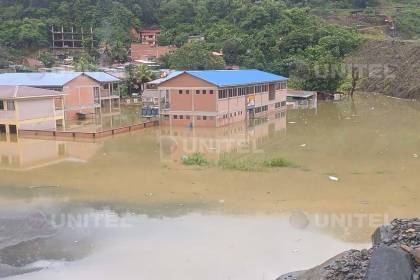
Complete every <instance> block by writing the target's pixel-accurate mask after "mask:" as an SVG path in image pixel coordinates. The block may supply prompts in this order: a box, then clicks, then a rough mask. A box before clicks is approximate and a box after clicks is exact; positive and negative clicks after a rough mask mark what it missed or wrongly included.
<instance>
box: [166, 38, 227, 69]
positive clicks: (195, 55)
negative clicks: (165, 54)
mask: <svg viewBox="0 0 420 280" xmlns="http://www.w3.org/2000/svg"><path fill="white" fill-rule="evenodd" d="M169 66H170V67H171V68H173V69H177V70H206V69H223V68H224V67H225V62H224V61H223V58H221V57H219V56H214V55H212V54H211V52H210V51H209V50H208V49H207V48H206V45H205V44H204V43H188V44H185V45H183V46H182V47H181V48H179V49H177V50H176V51H175V52H174V53H173V54H171V55H169Z"/></svg>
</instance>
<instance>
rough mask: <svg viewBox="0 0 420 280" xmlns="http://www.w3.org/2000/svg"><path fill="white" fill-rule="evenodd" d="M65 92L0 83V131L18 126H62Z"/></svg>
mask: <svg viewBox="0 0 420 280" xmlns="http://www.w3.org/2000/svg"><path fill="white" fill-rule="evenodd" d="M64 96H65V93H63V92H59V91H54V90H46V89H40V88H33V87H25V86H0V134H2V135H1V137H2V139H3V140H4V138H5V137H6V134H17V132H18V130H19V129H29V130H54V131H55V130H58V129H60V128H63V127H64Z"/></svg>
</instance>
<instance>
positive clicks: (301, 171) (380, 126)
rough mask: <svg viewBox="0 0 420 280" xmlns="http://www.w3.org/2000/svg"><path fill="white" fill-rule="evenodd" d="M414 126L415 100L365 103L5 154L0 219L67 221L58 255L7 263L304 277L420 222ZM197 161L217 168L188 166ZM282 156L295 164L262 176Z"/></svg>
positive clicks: (0, 152)
mask: <svg viewBox="0 0 420 280" xmlns="http://www.w3.org/2000/svg"><path fill="white" fill-rule="evenodd" d="M419 120H420V104H419V103H417V102H412V101H406V100H398V99H393V98H388V97H383V96H364V95H360V96H357V97H356V98H355V100H354V102H352V101H350V100H344V101H340V102H320V103H319V104H318V109H317V110H300V111H288V112H287V114H277V115H272V116H269V117H268V118H265V119H259V120H255V121H253V122H252V123H249V124H242V123H240V124H235V125H232V126H229V127H224V128H217V129H198V128H196V129H189V128H179V127H155V128H150V129H146V130H143V131H139V132H135V133H130V134H125V135H120V136H117V137H114V138H110V139H106V140H103V141H98V142H95V143H88V142H76V141H53V140H38V139H18V141H17V142H0V156H1V163H0V178H1V181H0V206H1V209H7V210H8V211H12V210H13V209H15V208H16V209H25V211H27V213H33V211H38V212H41V213H42V214H43V215H44V216H47V217H48V218H49V221H51V215H52V213H53V214H54V217H55V218H56V219H55V221H56V220H57V217H59V218H58V220H59V222H61V226H60V232H61V233H60V235H59V236H60V238H58V237H56V238H55V240H54V243H53V244H54V246H53V248H49V249H48V250H47V249H45V250H44V251H42V250H43V247H42V246H37V247H36V248H38V249H37V250H41V251H42V253H39V254H35V255H34V256H33V257H32V258H26V259H25V261H22V260H21V259H19V256H18V254H25V252H27V251H25V250H26V249H25V247H23V248H22V247H20V248H19V250H10V249H9V250H6V251H4V250H0V256H1V254H2V252H3V254H6V253H7V258H5V259H6V260H8V264H11V265H16V266H22V267H23V266H24V267H46V268H45V269H43V270H41V271H38V272H33V273H29V274H23V275H21V276H15V278H16V279H93V278H98V279H116V278H117V277H118V278H121V279H151V280H155V279H197V278H199V277H200V278H201V279H202V278H204V279H275V277H277V276H279V275H281V274H282V273H285V272H288V271H293V270H300V269H305V268H309V267H311V266H314V265H317V264H319V263H321V262H322V261H324V260H326V259H328V258H330V257H332V256H334V255H335V254H337V253H339V252H341V251H343V250H347V249H350V248H363V247H367V246H369V242H370V235H371V233H372V231H373V230H374V229H375V227H377V226H378V225H380V224H383V223H386V222H389V221H390V220H391V219H393V218H395V217H418V216H419V214H420V203H419V198H420V185H419V184H420V173H419V170H420V158H419V155H420V122H419ZM195 152H199V153H200V154H201V155H202V156H203V157H204V158H205V159H206V160H207V161H208V162H209V164H208V165H206V166H187V165H184V164H182V158H183V157H185V156H188V155H191V154H193V153H195ZM279 158H282V159H285V160H287V162H289V163H290V164H289V166H287V167H261V166H262V165H261V164H260V165H259V168H253V166H254V165H255V162H260V163H261V162H264V161H267V160H272V159H279ZM226 161H229V162H230V163H232V162H233V163H234V162H241V164H236V165H235V164H230V165H229V164H223V162H226ZM239 169H240V170H239ZM11 209H12V210H11ZM5 211H6V210H5ZM12 212H13V211H12ZM38 212H37V213H38ZM76 213H77V215H80V216H77V215H76ZM60 215H61V216H60ZM70 216H71V217H75V216H77V217H82V218H83V217H86V218H87V220H88V221H87V222H86V223H81V224H78V223H77V222H78V221H77V219H75V220H76V221H75V220H74V219H73V220H72V221H70V222H69V217H70ZM96 216H99V217H102V220H101V219H99V220H101V222H97V223H95V222H92V221H96V220H97V219H96V218H95V217H96ZM104 217H105V218H104ZM0 218H1V217H0ZM111 220H112V221H111ZM63 221H64V222H63ZM108 222H109V223H108ZM111 222H112V223H111ZM69 236H70V237H69ZM72 239H75V240H72ZM46 243H47V242H46ZM75 244H83V246H81V245H80V246H76V245H75ZM0 245H1V243H0ZM44 246H45V247H46V248H48V244H44ZM51 246H52V245H51ZM51 246H50V247H51ZM60 246H62V247H63V248H65V249H60ZM75 246H76V247H77V248H76V249H75V248H74V247H75ZM79 247H80V248H79ZM39 248H41V249H39ZM68 248H72V249H71V250H70V249H68ZM0 249H1V246H0ZM27 250H33V248H32V249H27ZM54 250H57V251H60V253H61V255H60V254H57V253H55V254H54V253H51V251H54ZM69 252H70V253H69ZM2 259H4V258H2ZM16 262H18V264H19V265H17V263H16ZM15 278H14V279H15Z"/></svg>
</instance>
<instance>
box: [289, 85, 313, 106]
mask: <svg viewBox="0 0 420 280" xmlns="http://www.w3.org/2000/svg"><path fill="white" fill-rule="evenodd" d="M317 103H318V98H317V92H316V91H305V90H293V89H289V90H288V91H287V108H288V109H315V108H316V107H317Z"/></svg>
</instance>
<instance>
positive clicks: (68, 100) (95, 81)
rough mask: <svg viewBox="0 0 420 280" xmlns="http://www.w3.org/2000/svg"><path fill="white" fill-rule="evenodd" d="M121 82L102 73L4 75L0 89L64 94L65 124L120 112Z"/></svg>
mask: <svg viewBox="0 0 420 280" xmlns="http://www.w3.org/2000/svg"><path fill="white" fill-rule="evenodd" d="M120 81H121V80H120V79H118V78H116V77H114V76H112V75H109V74H107V73H103V72H57V73H52V72H48V73H5V74H0V85H12V86H30V87H36V88H43V89H51V90H55V91H58V92H63V93H64V94H65V96H64V110H65V118H66V121H70V120H76V119H78V118H80V117H81V116H86V115H87V116H89V115H90V116H95V115H102V114H105V115H106V114H113V113H115V112H119V110H120V92H119V86H118V85H119V83H120Z"/></svg>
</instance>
